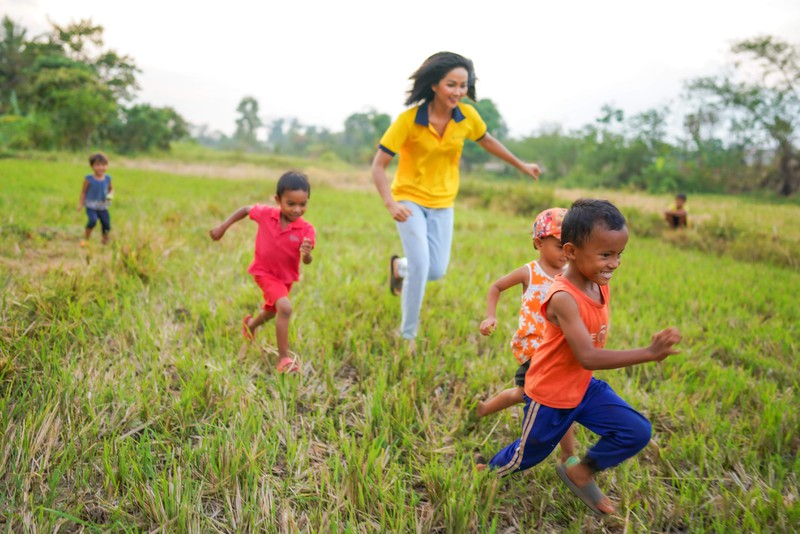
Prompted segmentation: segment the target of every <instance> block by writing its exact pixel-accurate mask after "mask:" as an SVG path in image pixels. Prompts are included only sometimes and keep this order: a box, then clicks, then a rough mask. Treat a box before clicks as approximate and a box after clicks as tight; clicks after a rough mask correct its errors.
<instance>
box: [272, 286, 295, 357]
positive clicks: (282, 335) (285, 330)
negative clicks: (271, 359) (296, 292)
mask: <svg viewBox="0 0 800 534" xmlns="http://www.w3.org/2000/svg"><path fill="white" fill-rule="evenodd" d="M275 310H276V311H277V314H276V315H277V318H276V319H275V337H276V338H277V341H278V358H279V359H280V360H282V359H284V358H288V357H289V318H290V317H291V316H292V303H291V302H289V299H288V298H286V297H282V298H279V299H278V301H277V302H276V303H275Z"/></svg>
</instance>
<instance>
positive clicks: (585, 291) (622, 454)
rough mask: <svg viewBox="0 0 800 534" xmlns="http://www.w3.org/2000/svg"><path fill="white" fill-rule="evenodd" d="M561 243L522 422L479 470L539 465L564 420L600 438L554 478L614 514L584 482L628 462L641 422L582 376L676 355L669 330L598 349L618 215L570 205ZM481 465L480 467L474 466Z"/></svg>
mask: <svg viewBox="0 0 800 534" xmlns="http://www.w3.org/2000/svg"><path fill="white" fill-rule="evenodd" d="M561 241H562V243H563V245H564V253H565V254H566V256H567V260H568V261H569V264H568V265H567V269H566V271H565V272H564V274H563V275H557V276H556V277H555V281H554V282H553V285H552V286H550V291H549V292H548V293H547V296H546V297H545V300H544V302H543V303H542V314H543V315H544V316H545V318H546V319H547V325H546V327H545V332H544V339H543V340H542V344H541V345H540V346H539V349H538V350H537V351H536V355H535V357H534V358H533V360H531V365H530V369H528V372H527V374H526V375H525V397H524V398H525V416H524V418H523V420H522V435H521V437H520V438H519V439H517V440H516V441H514V442H513V443H511V444H510V445H508V446H507V447H506V448H504V449H503V450H501V451H500V452H499V453H497V454H496V455H495V456H494V458H492V459H491V461H490V462H489V466H490V467H491V468H492V469H494V470H495V471H496V473H497V474H498V475H500V476H505V475H508V474H511V473H514V472H516V471H521V470H524V469H528V468H530V467H533V466H534V465H536V464H538V463H539V462H541V461H542V460H544V459H545V458H546V457H547V456H548V455H549V454H550V452H552V450H553V449H554V448H555V446H556V443H558V441H559V440H560V439H561V438H562V436H563V435H564V434H565V433H566V432H567V430H568V429H569V428H570V426H572V424H573V423H574V422H577V423H580V424H581V425H583V426H584V427H586V428H588V429H589V430H591V431H592V432H594V433H595V434H597V435H599V436H600V440H599V441H598V442H597V443H595V444H594V446H592V447H591V448H590V449H589V450H588V451H587V452H586V455H585V456H584V457H583V459H581V461H580V463H578V464H576V465H573V466H565V465H563V464H560V465H558V466H557V467H556V471H557V473H558V476H559V477H560V478H561V480H562V481H563V482H564V484H566V485H567V487H568V488H569V489H570V490H571V491H572V492H573V493H575V494H576V495H577V496H578V497H580V498H581V500H583V502H584V503H586V505H587V506H588V507H589V508H590V509H591V510H592V511H594V512H595V513H597V514H611V513H614V506H613V505H612V503H611V501H610V500H609V499H608V497H606V496H605V495H603V494H602V493H601V492H600V489H599V488H598V487H597V485H596V484H595V482H594V477H595V474H596V473H597V472H598V471H602V470H605V469H608V468H610V467H613V466H615V465H617V464H619V463H621V462H623V461H624V460H626V459H628V458H630V457H632V456H634V455H635V454H636V453H638V452H639V451H640V450H642V449H643V448H644V447H645V446H646V445H647V443H648V442H649V441H650V436H651V434H652V427H651V426H650V423H649V422H648V421H647V419H646V418H645V417H644V416H643V415H641V414H640V413H638V412H637V411H635V410H634V409H633V408H631V407H630V406H629V405H628V403H626V402H625V401H624V400H622V399H621V398H620V397H619V396H618V395H617V394H616V393H615V392H614V390H612V389H611V387H610V386H609V385H608V384H607V383H605V382H603V381H602V380H597V379H596V378H594V377H592V371H593V370H595V369H618V368H622V367H629V366H632V365H636V364H639V363H645V362H653V361H661V360H663V359H664V358H666V357H667V356H669V355H671V354H677V353H678V351H677V350H675V349H674V348H673V345H675V344H676V343H678V342H679V341H680V340H681V335H680V332H678V330H676V329H674V328H668V329H666V330H662V331H660V332H658V333H656V334H655V335H653V338H652V343H651V344H650V345H649V346H647V347H645V348H640V349H629V350H607V349H605V348H604V346H605V343H606V338H607V336H608V325H609V321H608V319H609V313H608V309H609V298H610V295H609V288H608V284H609V282H610V281H611V277H612V276H613V274H614V271H616V270H617V268H618V267H619V266H620V261H621V257H622V251H623V250H624V249H625V245H626V244H627V242H628V229H627V228H626V226H625V217H623V216H622V214H621V213H620V212H619V210H617V208H616V207H614V205H613V204H611V203H610V202H608V201H606V200H593V199H580V200H576V201H575V202H574V203H573V204H572V207H571V208H570V209H569V211H568V212H567V215H566V216H565V217H564V222H563V223H562V227H561ZM477 467H478V469H483V468H484V467H485V465H478V466H477Z"/></svg>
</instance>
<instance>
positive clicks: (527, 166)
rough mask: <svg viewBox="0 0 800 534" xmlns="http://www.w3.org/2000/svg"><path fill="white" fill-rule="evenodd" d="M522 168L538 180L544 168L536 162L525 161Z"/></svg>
mask: <svg viewBox="0 0 800 534" xmlns="http://www.w3.org/2000/svg"><path fill="white" fill-rule="evenodd" d="M520 170H521V171H522V172H524V173H525V174H527V175H528V176H530V177H531V178H533V179H534V180H538V179H539V175H540V174H542V169H541V168H540V167H539V166H538V165H537V164H535V163H523V164H522V168H521V169H520Z"/></svg>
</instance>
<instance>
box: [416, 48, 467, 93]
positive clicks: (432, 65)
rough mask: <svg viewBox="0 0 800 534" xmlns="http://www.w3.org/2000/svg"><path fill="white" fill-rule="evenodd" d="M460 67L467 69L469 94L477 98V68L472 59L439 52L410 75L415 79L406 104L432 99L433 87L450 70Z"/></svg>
mask: <svg viewBox="0 0 800 534" xmlns="http://www.w3.org/2000/svg"><path fill="white" fill-rule="evenodd" d="M458 67H464V68H465V69H467V96H468V97H469V98H471V99H472V100H476V98H475V79H476V78H475V68H474V67H473V66H472V61H471V60H469V59H467V58H465V57H464V56H460V55H458V54H454V53H453V52H437V53H436V54H433V55H432V56H431V57H429V58H428V59H426V60H425V62H424V63H423V64H422V65H420V67H419V68H418V69H417V71H416V72H415V73H414V74H412V75H411V77H409V80H414V85H413V86H412V87H411V90H410V91H408V98H407V99H406V106H411V105H413V104H418V103H421V102H426V103H427V102H430V101H432V100H433V96H434V94H433V89H432V88H431V87H432V86H434V85H436V84H437V83H439V82H440V81H442V78H444V77H445V76H446V75H447V73H448V72H450V71H451V70H453V69H455V68H458Z"/></svg>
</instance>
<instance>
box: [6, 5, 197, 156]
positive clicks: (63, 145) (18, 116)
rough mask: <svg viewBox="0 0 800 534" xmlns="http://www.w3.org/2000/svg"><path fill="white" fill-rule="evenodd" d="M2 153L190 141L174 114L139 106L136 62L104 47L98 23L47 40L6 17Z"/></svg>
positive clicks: (61, 30)
mask: <svg viewBox="0 0 800 534" xmlns="http://www.w3.org/2000/svg"><path fill="white" fill-rule="evenodd" d="M0 32H1V33H0V145H2V146H7V147H10V148H15V149H45V150H48V149H71V150H81V149H84V150H85V149H88V148H90V147H92V146H94V147H97V146H105V147H108V148H109V149H112V148H113V149H114V150H116V151H118V152H137V151H146V150H151V149H160V150H167V149H169V147H170V144H171V143H172V142H173V141H176V140H178V139H181V138H183V137H185V136H186V135H188V133H189V129H188V128H189V124H188V123H187V122H186V120H184V118H183V117H181V115H180V114H178V113H177V112H176V111H175V110H174V109H172V108H171V107H156V106H152V105H150V104H143V103H137V104H134V103H133V98H134V96H135V92H136V90H137V89H138V88H139V86H138V84H137V82H136V74H137V73H138V72H139V69H138V68H137V67H136V64H135V63H134V61H133V60H132V59H131V58H130V57H128V56H125V55H121V54H119V53H117V52H116V51H114V50H108V49H105V48H104V46H103V27H102V26H99V25H95V24H93V23H92V22H91V21H90V20H81V21H80V22H76V23H72V24H69V25H67V26H59V25H58V24H52V28H51V30H50V31H49V32H47V33H46V34H44V35H40V36H35V37H29V36H28V32H27V30H26V29H25V28H22V27H20V26H18V25H17V24H15V23H14V22H13V21H12V20H11V19H10V18H9V17H7V16H6V17H4V18H3V21H2V23H1V26H0Z"/></svg>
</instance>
